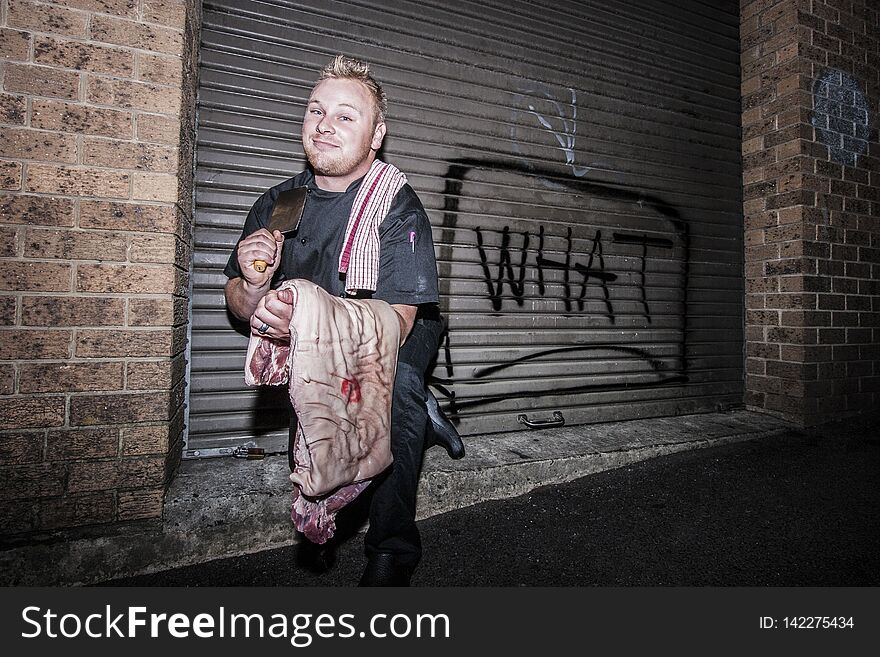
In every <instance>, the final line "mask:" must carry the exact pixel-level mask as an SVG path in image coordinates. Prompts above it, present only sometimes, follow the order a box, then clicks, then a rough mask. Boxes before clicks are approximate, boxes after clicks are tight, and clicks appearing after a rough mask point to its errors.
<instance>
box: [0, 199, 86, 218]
mask: <svg viewBox="0 0 880 657" xmlns="http://www.w3.org/2000/svg"><path fill="white" fill-rule="evenodd" d="M73 209H74V206H73V201H71V200H69V199H60V198H51V197H46V196H27V195H22V194H16V195H14V196H13V195H0V223H5V224H34V225H41V226H73V221H74V218H73Z"/></svg>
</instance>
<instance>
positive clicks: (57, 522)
mask: <svg viewBox="0 0 880 657" xmlns="http://www.w3.org/2000/svg"><path fill="white" fill-rule="evenodd" d="M37 515H38V518H39V520H38V524H39V527H40V529H43V530H51V529H64V528H72V527H81V526H85V525H96V524H105V523H108V522H112V521H113V520H114V519H115V517H116V503H115V500H114V497H113V494H112V493H109V492H106V493H98V494H90V495H77V496H71V497H64V498H61V499H59V500H47V501H46V502H43V503H41V504H40V505H39V506H38V508H37Z"/></svg>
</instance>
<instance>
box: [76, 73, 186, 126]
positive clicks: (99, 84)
mask: <svg viewBox="0 0 880 657" xmlns="http://www.w3.org/2000/svg"><path fill="white" fill-rule="evenodd" d="M87 98H88V100H89V102H90V103H94V104H96V105H111V106H113V107H118V108H123V109H134V110H143V111H145V112H152V113H154V114H171V115H174V116H176V115H177V114H178V113H179V112H180V101H181V95H180V92H179V91H178V90H176V89H172V88H169V87H160V86H157V85H155V84H147V83H144V82H132V81H130V80H115V79H111V78H99V77H89V81H88V93H87Z"/></svg>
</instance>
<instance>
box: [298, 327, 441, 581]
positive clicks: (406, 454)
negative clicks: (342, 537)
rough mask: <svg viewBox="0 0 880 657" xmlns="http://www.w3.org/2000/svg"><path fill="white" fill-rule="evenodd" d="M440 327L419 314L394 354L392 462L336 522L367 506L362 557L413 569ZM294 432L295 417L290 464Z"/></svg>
mask: <svg viewBox="0 0 880 657" xmlns="http://www.w3.org/2000/svg"><path fill="white" fill-rule="evenodd" d="M444 329H445V325H444V322H443V321H442V319H441V318H440V317H439V316H435V317H419V318H418V319H416V322H415V324H414V325H413V329H412V331H411V332H410V334H409V336H408V337H407V339H406V342H404V343H403V346H401V348H400V351H399V352H398V357H397V375H396V377H395V379H394V396H393V400H392V405H391V454H392V456H393V457H394V462H393V463H392V465H391V467H389V468H388V469H387V470H386V471H385V472H383V473H382V474H381V475H379V476H378V477H376V478H375V479H373V482H372V483H371V484H370V486H369V488H368V489H367V490H366V491H364V493H362V494H361V495H360V496H359V498H358V499H356V500H355V501H354V502H353V503H352V504H351V505H349V507H351V508H348V507H346V508H344V509H342V510H341V511H340V513H339V515H338V516H337V526H340V525H346V524H349V523H351V522H356V521H353V520H352V519H351V518H349V517H347V516H352V515H356V514H357V513H359V512H360V513H362V512H363V510H362V509H360V506H361V505H362V504H364V503H368V504H369V520H370V526H369V529H368V530H367V534H366V536H365V538H364V550H365V552H366V555H367V557H370V556H372V555H374V554H378V553H389V554H394V555H395V556H396V557H397V558H398V560H399V561H400V562H401V563H402V564H404V565H408V566H410V567H413V568H414V567H415V566H416V564H418V562H419V560H420V559H421V556H422V543H421V539H420V537H419V531H418V528H417V527H416V522H415V515H416V490H417V488H418V483H419V477H420V475H421V471H422V457H423V454H424V451H425V433H426V430H427V425H428V421H429V420H428V409H427V407H426V405H425V403H426V393H425V375H426V373H427V371H428V368H429V367H430V366H431V364H432V362H433V360H434V358H435V357H436V355H437V348H438V347H439V345H440V338H441V336H442V334H443V331H444ZM295 435H296V424H295V418H293V417H292V421H291V429H290V449H288V458H289V460H290V463H291V468H292V467H293V460H292V446H293V440H294V437H295Z"/></svg>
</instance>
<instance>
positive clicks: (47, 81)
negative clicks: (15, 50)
mask: <svg viewBox="0 0 880 657" xmlns="http://www.w3.org/2000/svg"><path fill="white" fill-rule="evenodd" d="M3 89H4V90H5V91H7V92H9V91H11V92H13V93H22V94H31V95H34V96H51V97H53V98H65V99H68V100H76V98H77V97H78V96H79V73H77V72H76V71H62V70H59V69H57V68H53V67H51V66H33V65H31V64H7V66H6V72H5V74H4V76H3ZM34 127H42V126H38V125H35V126H34Z"/></svg>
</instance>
